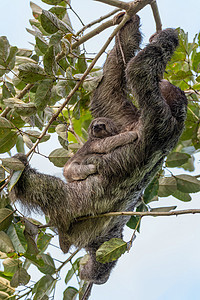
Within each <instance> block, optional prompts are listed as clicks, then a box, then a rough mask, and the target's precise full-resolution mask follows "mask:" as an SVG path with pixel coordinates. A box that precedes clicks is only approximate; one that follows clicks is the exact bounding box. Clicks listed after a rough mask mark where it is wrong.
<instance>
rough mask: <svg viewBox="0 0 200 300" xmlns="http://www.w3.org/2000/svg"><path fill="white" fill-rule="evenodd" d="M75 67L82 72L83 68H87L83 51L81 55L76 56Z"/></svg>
mask: <svg viewBox="0 0 200 300" xmlns="http://www.w3.org/2000/svg"><path fill="white" fill-rule="evenodd" d="M77 69H78V72H79V73H84V72H85V70H86V69H87V62H86V59H85V53H82V54H81V55H79V57H78V61H77Z"/></svg>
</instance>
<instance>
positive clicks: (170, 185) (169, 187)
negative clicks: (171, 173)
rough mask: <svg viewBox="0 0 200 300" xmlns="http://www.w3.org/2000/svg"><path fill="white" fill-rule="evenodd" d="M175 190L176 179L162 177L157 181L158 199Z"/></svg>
mask: <svg viewBox="0 0 200 300" xmlns="http://www.w3.org/2000/svg"><path fill="white" fill-rule="evenodd" d="M176 189H177V186H176V179H175V178H174V177H164V178H160V179H159V190H158V196H159V197H168V196H169V195H171V194H172V193H173V192H175V191H176Z"/></svg>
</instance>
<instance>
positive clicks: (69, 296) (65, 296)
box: [63, 286, 78, 300]
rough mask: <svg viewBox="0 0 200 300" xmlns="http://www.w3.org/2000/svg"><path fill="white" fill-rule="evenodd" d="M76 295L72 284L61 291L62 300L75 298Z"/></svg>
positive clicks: (76, 292)
mask: <svg viewBox="0 0 200 300" xmlns="http://www.w3.org/2000/svg"><path fill="white" fill-rule="evenodd" d="M77 295H78V290H77V289H76V288H74V287H72V286H69V287H68V288H66V290H65V291H64V293H63V300H75V299H76V296H77Z"/></svg>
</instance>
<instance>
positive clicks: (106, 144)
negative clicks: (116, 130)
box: [90, 131, 138, 154]
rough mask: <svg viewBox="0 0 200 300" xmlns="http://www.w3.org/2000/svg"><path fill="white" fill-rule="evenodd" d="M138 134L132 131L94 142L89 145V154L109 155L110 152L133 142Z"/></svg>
mask: <svg viewBox="0 0 200 300" xmlns="http://www.w3.org/2000/svg"><path fill="white" fill-rule="evenodd" d="M137 138H138V134H137V133H136V132H134V131H126V132H122V133H120V134H117V135H114V136H109V137H106V138H104V139H100V140H96V141H94V142H93V143H92V144H91V145H90V152H91V153H99V154H102V153H109V152H111V151H112V150H114V149H116V148H118V147H120V146H123V145H126V144H130V143H132V142H134V141H135V140H137Z"/></svg>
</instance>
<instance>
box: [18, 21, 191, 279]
mask: <svg viewBox="0 0 200 300" xmlns="http://www.w3.org/2000/svg"><path fill="white" fill-rule="evenodd" d="M139 23H140V21H139V17H138V16H136V15H135V16H134V17H132V18H131V19H130V20H129V21H128V22H127V23H126V24H125V25H124V27H123V28H122V29H121V30H120V31H119V33H118V35H117V38H116V41H115V46H114V48H113V49H112V50H111V52H110V53H109V55H108V57H107V60H106V63H105V65H104V71H103V78H102V80H101V82H100V83H99V85H98V87H97V88H96V90H95V92H94V95H93V98H92V100H91V112H92V115H93V117H94V118H98V117H103V118H109V119H110V120H112V122H113V123H114V124H115V126H116V127H117V131H118V133H119V134H120V133H123V132H128V131H134V132H137V139H136V140H134V141H133V142H131V143H128V144H124V145H122V146H119V147H117V148H114V149H112V150H111V151H109V152H107V151H105V153H101V154H100V155H99V154H98V155H96V153H94V154H92V153H91V154H89V155H86V159H85V160H83V158H81V161H82V160H83V164H85V165H87V164H88V165H91V164H93V165H94V166H96V167H97V172H95V174H90V175H89V176H87V177H86V178H85V179H84V180H79V179H78V180H74V181H72V182H68V183H65V182H64V181H62V180H61V179H59V178H56V177H54V176H51V175H46V174H42V173H39V172H38V171H36V170H35V169H33V168H31V167H30V165H29V164H28V162H27V160H26V157H25V156H24V155H22V154H18V155H17V157H18V158H19V159H20V160H21V161H23V162H24V164H25V169H24V171H23V173H22V176H21V177H20V179H19V181H18V182H17V184H16V185H15V187H14V189H13V197H14V199H15V200H19V201H20V202H21V203H22V204H23V205H24V206H25V207H27V208H30V209H31V210H36V211H37V210H41V211H42V212H43V213H45V214H47V215H48V216H49V217H50V220H51V224H52V226H54V227H55V228H57V230H58V234H59V241H60V246H61V249H62V250H63V251H64V252H67V251H68V250H69V248H70V246H71V245H74V246H75V247H80V248H85V249H86V251H87V252H88V254H89V256H88V260H87V262H86V263H85V264H84V265H81V266H80V277H81V279H84V280H87V281H89V282H90V283H95V284H103V283H105V282H106V281H107V280H108V278H109V275H110V272H111V270H112V269H113V267H114V265H115V264H116V261H113V262H109V263H105V264H102V263H100V262H98V261H97V260H96V250H97V249H98V248H99V246H100V245H101V244H102V243H104V242H105V241H108V240H110V239H111V238H122V232H123V227H124V225H125V224H126V222H127V221H128V219H129V217H128V216H117V217H102V218H98V219H97V218H96V219H92V218H90V219H89V218H88V219H84V220H79V219H78V218H79V217H83V216H95V215H98V214H103V213H106V212H111V211H131V210H133V209H134V207H135V206H136V205H137V203H138V201H139V199H140V198H141V195H142V193H143V191H144V189H145V188H146V187H147V185H148V184H149V183H150V182H151V181H152V179H153V178H154V176H155V175H156V173H157V172H158V171H159V170H160V168H161V167H162V164H163V161H164V158H165V156H166V155H167V154H168V153H169V152H170V151H171V150H172V149H173V147H174V146H175V145H176V143H177V141H178V139H179V137H180V135H181V133H182V131H183V128H184V121H185V118H186V112H187V99H186V97H185V94H184V93H183V92H182V91H181V90H180V89H179V88H177V87H175V86H174V85H172V84H171V83H169V82H168V81H165V80H163V79H162V78H163V74H164V71H165V68H166V65H167V62H168V61H169V60H170V58H171V56H172V55H173V53H174V51H175V49H176V47H177V46H178V34H177V32H176V30H174V29H166V30H163V31H161V32H159V34H157V35H155V36H154V38H153V39H152V40H151V42H150V43H149V44H148V45H147V46H146V47H145V48H144V49H143V50H140V49H139V45H140V42H141V33H140V30H139V27H140V25H139ZM139 50H140V51H139ZM130 91H131V93H132V95H133V97H134V99H135V101H136V102H137V107H138V108H136V106H135V105H133V103H132V102H131V101H130V100H129V99H130ZM113 137H114V136H112V138H113ZM107 138H109V137H106V138H105V139H107ZM104 146H105V145H104ZM105 147H106V146H105ZM76 159H77V158H75V160H76ZM79 176H80V175H79ZM79 176H78V178H80V177H79Z"/></svg>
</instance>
